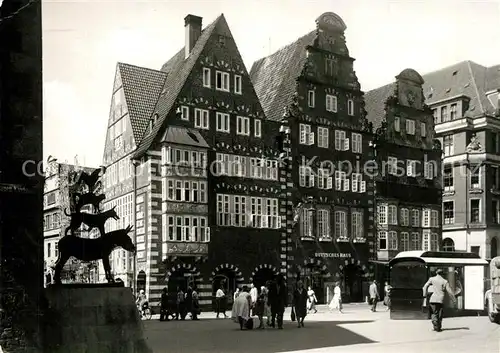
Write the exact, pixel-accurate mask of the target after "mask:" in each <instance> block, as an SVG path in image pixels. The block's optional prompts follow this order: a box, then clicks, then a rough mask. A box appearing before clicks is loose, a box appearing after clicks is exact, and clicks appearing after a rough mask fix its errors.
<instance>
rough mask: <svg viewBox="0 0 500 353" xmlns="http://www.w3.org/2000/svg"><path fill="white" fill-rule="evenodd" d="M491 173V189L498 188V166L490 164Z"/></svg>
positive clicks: (499, 183)
mask: <svg viewBox="0 0 500 353" xmlns="http://www.w3.org/2000/svg"><path fill="white" fill-rule="evenodd" d="M491 174H492V177H493V189H495V190H499V189H500V173H499V170H498V166H491Z"/></svg>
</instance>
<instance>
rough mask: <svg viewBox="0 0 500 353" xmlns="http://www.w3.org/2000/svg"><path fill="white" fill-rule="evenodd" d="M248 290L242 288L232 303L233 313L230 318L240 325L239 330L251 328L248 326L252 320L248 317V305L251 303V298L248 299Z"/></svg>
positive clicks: (244, 287) (245, 287)
mask: <svg viewBox="0 0 500 353" xmlns="http://www.w3.org/2000/svg"><path fill="white" fill-rule="evenodd" d="M249 291H250V290H249V288H248V287H247V286H243V288H242V290H241V292H240V294H239V295H238V297H237V298H236V300H235V301H234V305H233V311H232V313H231V317H232V318H233V319H234V320H235V322H237V323H238V324H239V325H240V330H243V329H244V328H247V329H249V328H251V327H252V328H253V326H252V325H251V324H250V321H251V320H252V318H251V317H250V305H251V303H252V298H251V297H250V293H249Z"/></svg>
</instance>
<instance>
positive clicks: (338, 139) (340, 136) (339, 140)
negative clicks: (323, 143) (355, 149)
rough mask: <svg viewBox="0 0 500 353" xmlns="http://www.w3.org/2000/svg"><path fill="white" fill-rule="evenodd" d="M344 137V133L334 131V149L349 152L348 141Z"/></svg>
mask: <svg viewBox="0 0 500 353" xmlns="http://www.w3.org/2000/svg"><path fill="white" fill-rule="evenodd" d="M345 136H346V134H345V131H342V130H335V149H336V150H337V151H348V150H349V139H348V138H346V137H345Z"/></svg>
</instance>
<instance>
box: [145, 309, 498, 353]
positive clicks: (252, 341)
mask: <svg viewBox="0 0 500 353" xmlns="http://www.w3.org/2000/svg"><path fill="white" fill-rule="evenodd" d="M384 309H385V308H382V311H378V312H375V313H372V312H370V310H369V308H368V306H367V305H366V304H364V305H356V304H355V305H346V306H345V308H344V314H339V313H330V312H328V310H326V308H325V307H320V308H319V310H318V313H316V314H310V315H308V316H307V318H306V321H305V327H304V328H300V329H299V328H297V327H296V323H294V322H291V321H290V310H289V309H288V310H287V311H286V313H285V324H284V329H283V330H276V329H271V328H267V329H265V330H252V331H240V330H239V326H238V325H237V324H235V323H233V322H232V320H230V319H216V318H215V315H214V314H213V313H202V315H201V316H200V318H201V320H199V321H190V320H187V321H170V322H160V321H158V320H157V319H156V320H155V319H153V320H151V321H144V328H145V335H146V337H147V340H148V342H149V344H150V346H151V348H153V351H154V352H155V353H163V352H169V353H171V352H175V353H177V352H182V353H184V352H186V353H190V352H193V353H194V352H207V353H208V352H214V353H215V352H217V353H226V352H227V353H229V352H231V353H233V352H242V353H254V352H255V353H278V352H290V353H291V352H294V353H299V352H307V353H327V352H346V353H349V352H361V353H368V352H370V353H372V352H373V353H377V352H383V353H388V352H398V353H406V352H409V353H413V352H415V353H416V352H421V351H426V352H437V353H441V352H443V353H445V352H446V353H448V352H453V353H456V352H459V353H461V352H481V353H490V352H491V353H498V352H500V344H499V342H500V325H494V324H492V323H490V322H489V320H488V318H487V317H485V316H481V317H462V318H445V320H444V322H443V329H444V330H443V332H440V333H436V332H433V331H432V330H431V323H430V322H429V321H426V320H408V321H406V320H390V319H389V313H388V312H386V311H384Z"/></svg>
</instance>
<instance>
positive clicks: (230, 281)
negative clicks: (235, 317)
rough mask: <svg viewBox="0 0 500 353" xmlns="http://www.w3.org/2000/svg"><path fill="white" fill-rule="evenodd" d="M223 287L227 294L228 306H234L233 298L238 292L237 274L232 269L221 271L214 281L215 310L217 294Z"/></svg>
mask: <svg viewBox="0 0 500 353" xmlns="http://www.w3.org/2000/svg"><path fill="white" fill-rule="evenodd" d="M220 287H222V290H223V291H224V293H225V294H226V298H227V304H228V305H232V304H233V296H234V292H235V291H236V274H235V273H234V271H232V270H230V269H223V270H220V271H219V272H218V273H217V274H216V275H215V276H214V278H213V280H212V302H213V305H214V308H215V293H216V292H217V289H219V288H220Z"/></svg>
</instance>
